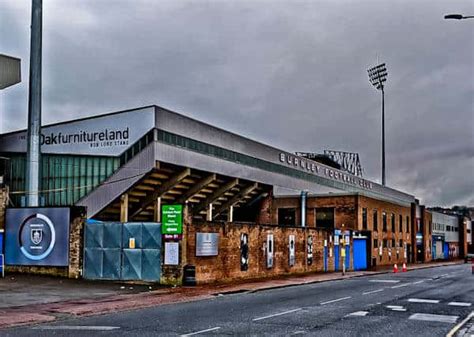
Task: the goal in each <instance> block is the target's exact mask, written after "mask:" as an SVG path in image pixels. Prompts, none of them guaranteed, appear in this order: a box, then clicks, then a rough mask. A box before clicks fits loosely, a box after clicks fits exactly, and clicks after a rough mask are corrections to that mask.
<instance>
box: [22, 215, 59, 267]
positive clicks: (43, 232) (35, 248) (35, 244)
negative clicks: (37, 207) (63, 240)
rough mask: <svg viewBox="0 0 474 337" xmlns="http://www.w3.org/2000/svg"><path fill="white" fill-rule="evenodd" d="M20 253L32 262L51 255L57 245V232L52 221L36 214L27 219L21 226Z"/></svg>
mask: <svg viewBox="0 0 474 337" xmlns="http://www.w3.org/2000/svg"><path fill="white" fill-rule="evenodd" d="M19 241H20V251H21V252H22V254H23V255H24V256H25V257H27V258H28V259H30V260H34V261H39V260H43V259H45V258H46V257H48V255H49V254H51V252H52V250H53V248H54V245H55V243H56V232H55V230H54V226H53V223H52V222H51V220H50V219H49V218H48V217H47V216H46V215H43V214H40V213H35V214H32V215H30V216H29V217H27V218H26V219H25V220H24V221H23V223H22V224H21V226H20V231H19Z"/></svg>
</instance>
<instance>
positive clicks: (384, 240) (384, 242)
mask: <svg viewBox="0 0 474 337" xmlns="http://www.w3.org/2000/svg"><path fill="white" fill-rule="evenodd" d="M383 246H384V248H388V240H387V239H383Z"/></svg>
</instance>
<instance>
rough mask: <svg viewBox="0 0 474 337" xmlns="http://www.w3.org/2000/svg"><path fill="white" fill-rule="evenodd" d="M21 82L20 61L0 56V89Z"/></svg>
mask: <svg viewBox="0 0 474 337" xmlns="http://www.w3.org/2000/svg"><path fill="white" fill-rule="evenodd" d="M20 82H21V60H20V59H19V58H16V57H12V56H8V55H3V54H0V89H5V88H8V87H9V86H11V85H14V84H17V83H20Z"/></svg>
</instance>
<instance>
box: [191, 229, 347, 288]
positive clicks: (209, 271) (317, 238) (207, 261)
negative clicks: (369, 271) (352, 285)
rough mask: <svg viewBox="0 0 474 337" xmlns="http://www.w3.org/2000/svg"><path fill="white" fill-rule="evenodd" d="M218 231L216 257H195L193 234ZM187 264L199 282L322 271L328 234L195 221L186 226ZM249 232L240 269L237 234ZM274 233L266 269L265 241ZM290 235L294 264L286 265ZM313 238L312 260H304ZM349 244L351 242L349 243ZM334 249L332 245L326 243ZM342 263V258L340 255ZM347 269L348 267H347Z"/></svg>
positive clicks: (330, 263)
mask: <svg viewBox="0 0 474 337" xmlns="http://www.w3.org/2000/svg"><path fill="white" fill-rule="evenodd" d="M198 232H202V233H219V254H218V255H217V256H206V257H197V256H196V233H198ZM187 233H188V235H187V263H189V264H191V265H194V266H195V267H196V279H197V282H198V283H212V282H217V281H219V282H230V281H236V280H243V279H258V278H265V277H271V276H279V275H294V274H304V273H311V272H323V271H324V258H323V251H324V240H327V242H328V244H329V240H328V238H329V233H328V232H327V231H324V230H318V229H315V228H298V227H283V226H277V225H254V224H240V223H209V222H206V223H194V224H192V225H189V224H188V228H187ZM242 233H246V234H248V240H249V245H248V246H249V262H248V270H246V271H242V270H241V264H240V258H241V251H240V235H241V234H242ZM270 233H271V234H273V236H274V264H273V267H272V268H267V265H266V252H265V246H264V245H265V243H266V240H267V234H270ZM289 235H294V236H295V242H296V245H295V264H294V265H293V266H290V264H289ZM309 235H311V236H312V240H313V260H312V263H311V265H309V264H308V259H307V242H308V236H309ZM351 246H352V245H351ZM329 248H330V249H334V247H333V244H332V243H330V244H329ZM340 263H341V265H342V257H341V262H340ZM349 269H350V268H348V270H349ZM328 271H334V255H333V256H332V257H329V258H328Z"/></svg>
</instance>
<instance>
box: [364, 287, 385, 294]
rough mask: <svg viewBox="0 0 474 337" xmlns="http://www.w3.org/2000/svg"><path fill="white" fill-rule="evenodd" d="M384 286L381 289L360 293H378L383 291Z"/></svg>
mask: <svg viewBox="0 0 474 337" xmlns="http://www.w3.org/2000/svg"><path fill="white" fill-rule="evenodd" d="M384 289H385V288H382V289H377V290H372V291H366V292H363V293H362V295H369V294H373V293H379V292H381V291H384Z"/></svg>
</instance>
